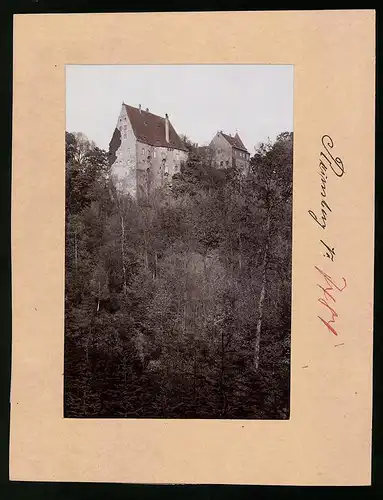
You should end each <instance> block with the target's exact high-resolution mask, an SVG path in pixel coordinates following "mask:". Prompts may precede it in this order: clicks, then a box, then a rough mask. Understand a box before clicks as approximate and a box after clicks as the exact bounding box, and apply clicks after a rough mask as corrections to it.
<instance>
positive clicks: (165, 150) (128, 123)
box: [109, 102, 250, 197]
mask: <svg viewBox="0 0 383 500" xmlns="http://www.w3.org/2000/svg"><path fill="white" fill-rule="evenodd" d="M208 149H209V150H210V153H211V155H210V159H211V163H212V165H214V166H215V167H217V168H229V167H232V166H234V165H235V166H237V167H238V168H240V169H241V171H242V172H243V173H246V172H247V170H248V165H249V160H250V154H249V153H248V151H247V149H246V148H245V146H244V144H243V142H242V141H241V139H240V137H239V135H238V134H236V135H235V136H234V137H232V136H230V135H227V134H224V133H223V132H222V131H219V132H217V134H216V135H215V136H214V138H213V140H212V141H211V143H210V145H209V146H208ZM109 154H110V163H111V166H112V177H113V179H114V182H115V184H116V186H117V188H118V189H119V190H121V191H122V192H125V193H130V194H131V195H132V196H133V197H143V196H145V195H146V194H148V193H150V192H151V191H152V190H153V189H156V188H158V187H161V186H164V185H165V184H166V183H167V182H168V181H170V180H171V178H172V176H173V175H174V174H176V173H178V172H179V171H180V169H181V166H182V164H184V163H185V162H186V160H187V159H188V149H187V148H186V146H185V144H184V142H183V141H182V140H181V138H180V137H179V135H178V134H177V132H176V131H175V129H174V127H173V125H172V124H171V122H170V120H169V116H168V115H167V114H165V116H164V117H162V116H157V115H154V114H153V113H150V112H149V109H147V108H146V109H145V110H143V109H142V108H141V105H139V107H138V108H135V107H133V106H129V105H128V104H125V103H124V102H123V103H122V106H121V111H120V115H119V117H118V121H117V125H116V128H115V130H114V133H113V136H112V139H111V141H110V144H109Z"/></svg>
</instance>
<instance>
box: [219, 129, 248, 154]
mask: <svg viewBox="0 0 383 500" xmlns="http://www.w3.org/2000/svg"><path fill="white" fill-rule="evenodd" d="M221 134H222V135H223V137H224V138H225V139H226V140H227V142H228V143H229V144H230V146H232V147H233V148H237V149H241V150H242V151H246V152H248V151H247V149H246V147H245V145H244V144H243V142H242V140H241V138H240V137H239V135H238V133H237V134H235V136H234V137H232V136H231V135H227V134H224V133H223V132H221Z"/></svg>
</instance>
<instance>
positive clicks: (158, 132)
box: [124, 104, 187, 151]
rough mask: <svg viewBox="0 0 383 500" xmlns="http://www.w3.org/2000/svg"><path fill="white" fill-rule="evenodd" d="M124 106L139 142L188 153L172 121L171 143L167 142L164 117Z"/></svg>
mask: <svg viewBox="0 0 383 500" xmlns="http://www.w3.org/2000/svg"><path fill="white" fill-rule="evenodd" d="M124 106H125V109H126V112H127V114H128V118H129V120H130V123H131V125H132V128H133V132H134V135H135V136H136V138H137V140H138V141H140V142H143V143H145V144H149V145H150V146H162V147H167V148H174V149H180V150H183V151H187V149H186V147H185V145H184V143H183V142H182V141H181V139H180V137H179V135H178V134H177V132H176V131H175V130H174V127H173V125H172V124H171V123H170V121H169V142H166V137H165V118H164V117H162V116H157V115H154V114H153V113H149V111H144V110H143V109H141V110H140V109H139V108H134V107H133V106H129V105H128V104H124Z"/></svg>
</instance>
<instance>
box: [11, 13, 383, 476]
mask: <svg viewBox="0 0 383 500" xmlns="http://www.w3.org/2000/svg"><path fill="white" fill-rule="evenodd" d="M14 28H15V31H14V33H15V34H14V105H13V172H12V266H13V267H12V275H13V285H12V288H13V346H12V382H11V386H12V387H11V444H10V478H11V479H12V480H24V481H71V482H72V481H92V482H131V483H194V484H196V483H197V484H198V483H201V484H204V483H205V484H208V483H213V484H269V485H368V484H370V476H371V406H372V402H371V399H372V317H373V316H372V315H373V235H374V233H373V229H374V228H373V220H374V106H375V88H374V85H375V15H374V12H373V11H368V10H365V11H363V10H360V11H357V10H356V11H317V12H315V11H310V12H273V13H271V12H241V13H240V12H222V13H181V14H180V13H171V14H166V13H156V14H94V15H93V14H84V15H83V14H80V15H77V14H76V15H17V16H15V20H14ZM213 63H214V64H223V63H224V64H238V63H241V64H292V65H294V164H293V176H294V179H293V186H294V192H293V262H292V270H293V281H292V283H293V285H292V286H293V288H292V349H291V353H292V354H291V412H290V419H289V420H285V421H266V420H265V421H260V420H258V421H252V420H246V421H241V420H161V419H158V420H150V419H143V420H139V419H104V420H101V419H92V420H88V419H64V418H63V363H64V360H63V340H64V336H63V321H64V219H65V217H64V216H65V214H64V209H65V190H64V182H65V172H64V162H65V160H64V131H65V65H68V64H213ZM323 165H325V166H326V168H324V166H323ZM326 175H327V178H326ZM324 190H325V192H324ZM325 194H326V198H324V195H325ZM324 201H325V203H322V202H324Z"/></svg>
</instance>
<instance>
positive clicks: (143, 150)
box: [141, 148, 145, 156]
mask: <svg viewBox="0 0 383 500" xmlns="http://www.w3.org/2000/svg"><path fill="white" fill-rule="evenodd" d="M141 154H142V156H144V154H145V149H144V148H142V152H141Z"/></svg>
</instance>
